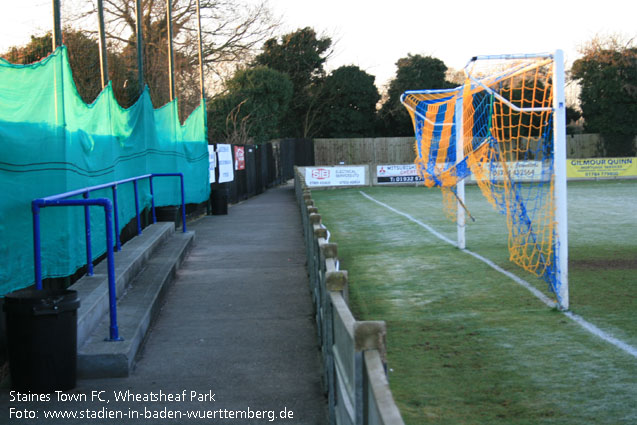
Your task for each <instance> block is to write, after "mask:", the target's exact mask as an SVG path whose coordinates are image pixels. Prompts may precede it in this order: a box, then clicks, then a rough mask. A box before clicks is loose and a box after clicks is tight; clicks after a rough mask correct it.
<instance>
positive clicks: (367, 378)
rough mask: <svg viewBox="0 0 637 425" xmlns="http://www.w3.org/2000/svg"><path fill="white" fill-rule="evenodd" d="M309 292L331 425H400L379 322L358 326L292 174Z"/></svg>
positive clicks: (315, 217)
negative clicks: (390, 387) (306, 266)
mask: <svg viewBox="0 0 637 425" xmlns="http://www.w3.org/2000/svg"><path fill="white" fill-rule="evenodd" d="M294 182H295V193H296V199H297V203H298V204H299V208H300V210H301V218H302V224H303V232H304V237H305V247H306V251H307V252H306V253H307V265H308V272H309V281H310V290H311V292H312V299H313V301H314V307H315V319H316V325H317V329H318V339H319V345H320V349H321V359H322V362H323V367H324V370H323V385H324V390H325V392H326V393H327V395H328V406H329V419H330V424H332V425H368V424H378V425H403V424H404V422H403V420H402V417H401V415H400V412H399V410H398V407H397V406H396V403H395V402H394V399H393V396H392V394H391V390H390V389H389V382H388V380H387V357H386V346H385V335H386V325H385V322H383V321H359V320H356V319H355V318H354V316H353V315H352V312H351V311H350V309H349V306H348V277H347V271H345V270H340V269H339V262H338V247H337V244H336V243H333V242H330V241H329V232H328V230H327V229H326V228H325V226H323V224H322V223H321V216H320V215H319V214H318V209H317V208H316V207H315V206H314V201H313V200H312V193H311V191H310V189H309V188H308V187H307V186H306V184H305V177H304V176H303V173H301V172H299V170H298V169H296V171H295V179H294Z"/></svg>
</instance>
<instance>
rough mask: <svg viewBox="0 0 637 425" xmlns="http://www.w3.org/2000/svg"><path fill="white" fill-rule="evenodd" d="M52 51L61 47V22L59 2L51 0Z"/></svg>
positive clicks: (58, 0)
mask: <svg viewBox="0 0 637 425" xmlns="http://www.w3.org/2000/svg"><path fill="white" fill-rule="evenodd" d="M52 41H53V50H55V49H57V48H58V47H60V46H61V45H62V20H61V17H60V0H53V37H52Z"/></svg>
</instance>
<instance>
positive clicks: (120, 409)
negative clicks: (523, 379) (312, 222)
mask: <svg viewBox="0 0 637 425" xmlns="http://www.w3.org/2000/svg"><path fill="white" fill-rule="evenodd" d="M228 212H229V214H228V215H227V216H207V217H203V218H200V219H198V220H197V221H195V222H194V223H192V224H189V230H194V231H195V232H196V241H195V245H194V247H193V249H192V251H191V252H190V253H189V255H188V257H187V258H186V260H185V261H184V263H183V265H182V268H181V269H180V271H179V272H178V275H177V278H176V280H175V282H174V284H173V285H172V286H171V288H170V289H169V291H168V292H167V294H166V299H165V300H166V301H165V304H164V306H163V307H162V310H161V312H160V314H159V317H158V319H157V321H156V322H155V324H154V326H153V328H152V330H151V332H150V334H149V336H148V338H147V340H146V343H145V345H144V347H143V349H142V351H141V355H140V357H139V359H138V360H137V365H136V368H135V370H134V371H133V373H132V375H131V376H129V377H127V378H116V379H101V380H97V379H96V380H80V381H78V386H77V388H76V389H75V390H74V391H72V392H70V393H65V394H63V395H62V396H63V398H64V397H68V396H74V397H75V398H77V400H58V397H57V395H56V394H53V395H51V396H50V401H37V400H36V401H33V400H30V401H18V400H16V398H17V395H16V394H13V395H12V394H11V393H9V392H8V390H7V389H3V390H2V391H1V393H0V408H1V409H2V411H1V412H0V423H10V424H19V423H29V424H34V423H42V424H72V423H77V424H80V423H96V424H133V423H134V424H190V423H206V424H217V423H219V424H224V423H228V424H268V423H283V424H295V425H296V424H298V425H321V424H326V423H327V419H326V418H327V403H326V400H325V398H324V396H323V393H322V390H321V382H320V379H321V378H320V376H321V372H320V363H319V357H318V346H317V338H316V328H315V326H314V321H313V312H312V308H313V307H312V302H311V299H310V294H309V288H308V282H307V275H306V270H305V257H304V256H305V251H304V247H303V237H302V230H301V223H300V217H299V212H298V207H297V205H296V203H295V199H294V191H293V186H291V185H287V186H283V187H279V188H275V189H270V190H268V191H267V192H266V193H264V194H262V195H259V196H257V197H255V198H252V199H249V200H247V201H245V202H243V203H240V204H238V205H234V206H231V207H230V208H229V211H228ZM127 391H128V393H127ZM125 394H126V397H125V400H122V399H121V397H120V396H121V395H125ZM12 398H13V401H12ZM11 408H13V409H14V410H11V411H10V409H11ZM24 409H26V410H27V411H26V412H23V415H32V414H33V413H32V412H36V414H37V417H38V419H37V420H34V419H30V420H26V419H24V420H20V419H19V418H18V417H17V415H18V414H17V412H18V411H24ZM55 410H57V411H59V412H60V414H62V412H67V413H66V415H69V414H71V415H72V414H73V413H72V412H75V413H74V414H75V415H76V416H78V417H79V415H84V419H57V420H56V419H45V418H44V416H45V415H46V414H47V411H49V412H50V411H55ZM9 414H12V416H13V417H12V418H10V419H9V420H8V422H7V421H6V420H7V419H8V418H9ZM188 415H190V416H191V417H190V418H188ZM193 416H194V417H193ZM282 416H284V418H282ZM87 419H88V420H87Z"/></svg>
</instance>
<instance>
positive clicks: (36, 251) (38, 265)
mask: <svg viewBox="0 0 637 425" xmlns="http://www.w3.org/2000/svg"><path fill="white" fill-rule="evenodd" d="M31 211H32V212H33V272H34V274H35V289H37V290H40V289H42V248H41V245H40V206H39V205H38V204H37V203H36V202H35V201H33V202H32V203H31Z"/></svg>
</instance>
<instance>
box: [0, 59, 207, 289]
mask: <svg viewBox="0 0 637 425" xmlns="http://www.w3.org/2000/svg"><path fill="white" fill-rule="evenodd" d="M204 111H205V104H204V102H202V103H201V105H200V106H199V107H198V108H197V109H196V110H195V111H194V112H193V113H192V114H191V116H190V117H189V118H188V120H187V121H186V122H185V124H184V125H181V124H180V122H179V118H178V114H177V101H174V102H171V103H168V104H167V105H165V106H163V107H162V108H159V109H153V107H152V103H151V100H150V95H149V92H148V90H146V91H144V93H143V94H142V95H141V97H140V98H139V100H138V101H137V103H135V105H133V106H132V107H130V108H129V109H123V108H121V107H120V106H119V105H118V104H117V101H116V100H115V97H114V96H113V92H112V89H111V87H110V85H109V86H108V87H106V88H105V89H104V90H103V91H102V93H101V94H100V95H99V97H98V98H97V99H96V100H95V101H94V102H93V103H92V104H90V105H87V104H85V103H84V102H83V101H82V99H81V98H80V96H79V95H78V93H77V90H76V87H75V84H74V82H73V77H72V75H71V68H70V66H69V61H68V57H67V51H66V48H65V47H61V48H58V49H57V50H56V51H55V52H54V53H53V54H52V55H50V56H48V57H47V58H45V59H43V60H42V61H40V62H37V63H35V64H31V65H13V64H10V63H8V62H6V61H4V60H2V59H0V296H1V295H3V294H5V293H7V292H10V291H12V290H14V289H18V288H22V287H25V286H28V285H30V284H32V283H33V282H34V277H33V230H32V214H31V201H32V200H33V199H36V198H41V197H45V196H50V195H55V194H59V193H63V192H67V191H71V190H74V189H80V188H83V187H87V186H95V185H98V184H103V183H108V182H112V181H116V180H122V179H125V178H129V177H134V176H138V175H142V174H147V173H175V172H181V173H183V174H184V182H185V188H186V202H187V203H199V202H203V201H205V200H206V199H207V198H208V196H209V184H208V150H207V142H206V128H205V114H204ZM153 186H154V192H155V203H156V205H157V206H162V205H178V204H180V203H181V192H180V188H179V179H178V178H171V177H165V178H157V179H154V181H153ZM139 188H140V209H141V208H143V207H145V206H148V205H150V192H149V190H148V182H147V180H144V181H142V182H141V183H140V184H139ZM91 197H108V198H111V190H110V189H106V190H103V191H100V192H96V193H92V194H91ZM118 204H119V222H120V223H121V224H122V225H124V224H125V223H127V222H128V221H129V220H130V219H131V218H133V217H134V216H135V204H134V197H133V186H132V184H130V183H129V184H125V185H122V186H121V187H118ZM91 221H92V225H91V232H92V249H93V255H94V257H97V256H99V255H101V254H103V253H104V252H105V251H106V245H105V235H104V211H103V209H100V208H98V207H91ZM41 226H42V275H43V277H44V278H46V277H61V276H68V275H71V274H73V273H74V272H75V271H76V270H77V269H78V268H79V267H81V266H83V265H84V264H86V246H85V238H84V211H83V208H82V207H55V208H44V209H43V210H42V211H41Z"/></svg>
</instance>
